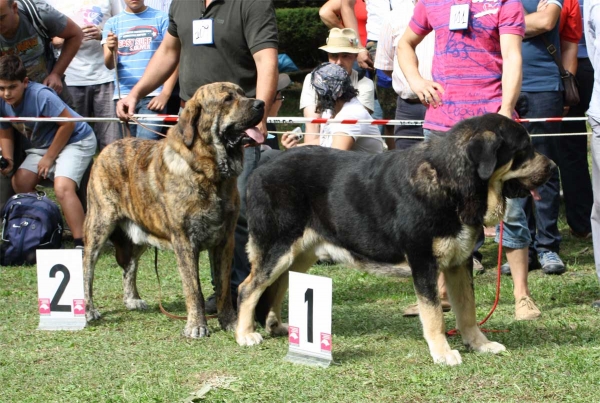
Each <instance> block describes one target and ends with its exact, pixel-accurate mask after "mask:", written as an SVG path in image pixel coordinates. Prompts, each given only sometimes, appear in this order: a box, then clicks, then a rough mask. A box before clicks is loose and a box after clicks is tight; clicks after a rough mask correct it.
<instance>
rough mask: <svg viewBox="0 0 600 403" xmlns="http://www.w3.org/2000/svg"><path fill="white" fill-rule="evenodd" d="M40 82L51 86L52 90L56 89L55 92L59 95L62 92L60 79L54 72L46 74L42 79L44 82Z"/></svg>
mask: <svg viewBox="0 0 600 403" xmlns="http://www.w3.org/2000/svg"><path fill="white" fill-rule="evenodd" d="M42 84H44V85H45V86H47V87H50V88H52V89H53V90H54V91H56V93H57V94H58V95H60V94H61V93H62V90H63V83H62V79H61V77H60V76H59V75H58V74H56V73H50V74H48V77H46V78H45V79H44V82H43V83H42Z"/></svg>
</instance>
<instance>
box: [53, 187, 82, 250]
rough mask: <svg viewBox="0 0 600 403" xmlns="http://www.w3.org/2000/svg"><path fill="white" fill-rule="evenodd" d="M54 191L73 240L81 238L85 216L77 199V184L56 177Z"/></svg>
mask: <svg viewBox="0 0 600 403" xmlns="http://www.w3.org/2000/svg"><path fill="white" fill-rule="evenodd" d="M54 191H55V193H56V199H57V200H58V203H59V204H60V206H61V207H62V211H63V214H64V215H65V220H66V221H67V225H68V226H69V228H70V229H71V233H72V234H73V238H75V239H77V238H83V220H84V219H85V214H84V213H83V206H82V205H81V201H80V200H79V197H77V184H76V183H75V182H74V181H73V180H72V179H70V178H67V177H64V176H58V177H56V178H55V179H54Z"/></svg>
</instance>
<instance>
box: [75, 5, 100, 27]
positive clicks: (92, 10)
mask: <svg viewBox="0 0 600 403" xmlns="http://www.w3.org/2000/svg"><path fill="white" fill-rule="evenodd" d="M103 17H104V14H103V13H102V9H101V8H100V7H98V6H93V7H86V8H81V9H79V11H77V13H76V14H75V16H74V18H73V20H74V21H75V22H76V23H77V24H78V25H79V26H82V27H85V26H89V25H100V24H101V23H102V19H103Z"/></svg>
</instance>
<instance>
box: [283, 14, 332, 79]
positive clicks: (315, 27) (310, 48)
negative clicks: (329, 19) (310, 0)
mask: <svg viewBox="0 0 600 403" xmlns="http://www.w3.org/2000/svg"><path fill="white" fill-rule="evenodd" d="M275 13H276V15H277V28H278V30H279V53H287V55H288V56H289V57H291V58H292V60H293V61H294V63H295V64H296V66H298V67H299V68H313V67H315V66H317V65H318V64H319V63H320V62H322V61H325V60H326V58H325V53H324V52H323V51H322V50H319V46H323V45H325V41H326V40H327V33H328V31H327V27H326V26H325V24H323V22H322V21H321V19H320V18H319V9H318V8H317V7H305V8H283V9H276V10H275Z"/></svg>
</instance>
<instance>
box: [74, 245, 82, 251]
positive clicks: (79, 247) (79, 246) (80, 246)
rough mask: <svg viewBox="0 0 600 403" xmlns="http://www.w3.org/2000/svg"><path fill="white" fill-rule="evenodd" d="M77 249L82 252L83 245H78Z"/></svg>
mask: <svg viewBox="0 0 600 403" xmlns="http://www.w3.org/2000/svg"><path fill="white" fill-rule="evenodd" d="M75 249H81V250H83V249H84V248H83V245H77V246H76V247H75Z"/></svg>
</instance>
